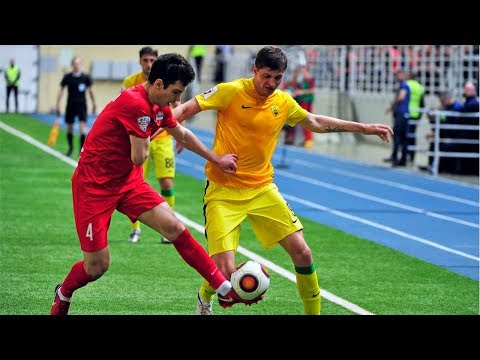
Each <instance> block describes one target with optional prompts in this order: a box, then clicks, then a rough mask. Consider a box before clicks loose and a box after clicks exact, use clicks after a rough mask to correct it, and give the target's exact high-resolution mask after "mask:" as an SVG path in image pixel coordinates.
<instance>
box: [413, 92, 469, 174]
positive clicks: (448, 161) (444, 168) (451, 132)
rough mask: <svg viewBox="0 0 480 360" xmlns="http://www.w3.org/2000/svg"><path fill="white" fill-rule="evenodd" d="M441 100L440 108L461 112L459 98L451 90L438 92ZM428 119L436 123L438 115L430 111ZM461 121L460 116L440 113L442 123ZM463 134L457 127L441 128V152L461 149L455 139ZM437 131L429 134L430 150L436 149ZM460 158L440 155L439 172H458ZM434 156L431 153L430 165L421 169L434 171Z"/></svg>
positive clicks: (450, 123) (455, 123)
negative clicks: (455, 97) (435, 138)
mask: <svg viewBox="0 0 480 360" xmlns="http://www.w3.org/2000/svg"><path fill="white" fill-rule="evenodd" d="M437 96H438V98H439V100H440V107H439V110H444V111H456V112H460V111H461V108H462V105H461V104H460V102H459V101H458V100H455V99H454V98H453V96H452V94H451V93H450V92H449V91H441V92H439V93H438V94H437ZM428 119H429V121H430V123H431V124H435V123H436V115H435V114H432V113H429V114H428ZM459 123H460V118H459V117H458V116H454V115H448V116H445V115H440V125H458V124H459ZM461 136H462V135H461V134H460V132H459V130H457V129H441V128H440V130H439V138H440V143H439V151H440V152H456V151H459V146H460V145H459V144H458V143H455V139H458V138H460V137H461ZM434 137H435V132H434V130H432V132H431V133H430V134H429V135H428V138H429V139H430V140H431V141H430V148H429V151H430V152H433V151H434V150H435V141H434ZM459 160H460V159H458V158H455V157H447V156H443V157H442V156H440V158H439V163H438V172H446V173H457V172H458V167H459ZM433 161H434V157H433V156H432V155H430V156H429V157H428V167H420V169H421V170H427V171H429V172H430V173H432V172H433V170H434V169H433V166H434V163H433Z"/></svg>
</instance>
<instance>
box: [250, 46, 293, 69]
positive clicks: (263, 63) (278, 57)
mask: <svg viewBox="0 0 480 360" xmlns="http://www.w3.org/2000/svg"><path fill="white" fill-rule="evenodd" d="M287 65H288V58H287V54H286V53H285V51H283V50H282V49H280V48H279V47H277V46H265V47H263V48H262V49H260V50H259V51H258V53H257V56H256V57H255V67H256V68H257V69H263V68H264V67H268V68H270V69H272V70H274V71H285V70H287Z"/></svg>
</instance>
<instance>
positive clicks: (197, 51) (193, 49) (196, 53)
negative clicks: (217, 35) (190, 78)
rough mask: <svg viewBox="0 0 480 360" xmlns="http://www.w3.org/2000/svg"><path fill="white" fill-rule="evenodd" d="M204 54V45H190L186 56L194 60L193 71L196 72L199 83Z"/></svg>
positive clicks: (205, 49) (205, 52)
mask: <svg viewBox="0 0 480 360" xmlns="http://www.w3.org/2000/svg"><path fill="white" fill-rule="evenodd" d="M206 55H207V46H206V45H190V48H189V49H188V56H189V57H190V58H193V60H194V62H195V71H196V73H197V74H196V75H197V81H198V83H199V84H200V83H201V82H202V70H203V60H204V59H205V56H206Z"/></svg>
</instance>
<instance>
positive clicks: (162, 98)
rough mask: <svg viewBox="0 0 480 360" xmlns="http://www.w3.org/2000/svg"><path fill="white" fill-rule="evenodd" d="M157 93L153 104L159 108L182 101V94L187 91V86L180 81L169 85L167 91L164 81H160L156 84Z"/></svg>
mask: <svg viewBox="0 0 480 360" xmlns="http://www.w3.org/2000/svg"><path fill="white" fill-rule="evenodd" d="M154 88H155V93H154V101H153V103H154V104H156V105H158V106H165V105H167V104H170V103H174V102H176V101H180V97H181V96H182V93H183V92H184V91H185V86H183V84H182V83H181V82H180V80H179V81H177V82H175V83H173V84H170V85H168V87H167V88H166V89H164V88H163V81H161V80H160V79H158V80H157V81H155V84H154Z"/></svg>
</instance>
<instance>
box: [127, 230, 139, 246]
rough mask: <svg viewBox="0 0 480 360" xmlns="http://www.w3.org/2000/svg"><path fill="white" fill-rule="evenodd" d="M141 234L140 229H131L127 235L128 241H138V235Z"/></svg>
mask: <svg viewBox="0 0 480 360" xmlns="http://www.w3.org/2000/svg"><path fill="white" fill-rule="evenodd" d="M141 234H142V230H140V229H133V230H132V232H131V233H130V236H129V237H128V242H132V243H136V242H139V241H140V235H141Z"/></svg>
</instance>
